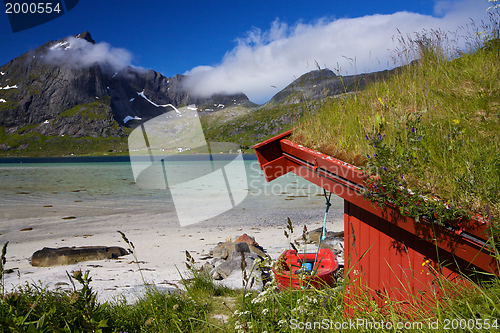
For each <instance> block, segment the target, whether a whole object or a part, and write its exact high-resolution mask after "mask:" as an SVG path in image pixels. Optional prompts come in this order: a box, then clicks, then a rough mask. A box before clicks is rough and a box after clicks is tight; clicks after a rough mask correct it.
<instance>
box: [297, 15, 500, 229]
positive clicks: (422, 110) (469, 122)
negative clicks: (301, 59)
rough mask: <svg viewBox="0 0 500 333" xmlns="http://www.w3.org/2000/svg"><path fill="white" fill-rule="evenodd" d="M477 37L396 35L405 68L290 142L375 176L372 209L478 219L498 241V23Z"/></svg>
mask: <svg viewBox="0 0 500 333" xmlns="http://www.w3.org/2000/svg"><path fill="white" fill-rule="evenodd" d="M479 30H480V31H482V32H485V33H482V34H479V35H478V34H470V35H469V36H468V37H467V38H466V41H467V43H466V44H465V45H466V46H464V47H465V50H464V47H462V49H458V48H457V47H456V46H455V45H457V44H459V43H458V40H455V39H451V38H449V36H447V35H446V34H444V33H442V32H440V31H429V32H425V33H423V34H417V35H416V36H415V37H400V47H399V49H397V50H396V52H395V63H396V64H397V63H403V64H404V63H407V65H406V66H403V67H401V69H400V70H398V71H396V73H394V75H392V76H391V77H389V78H387V79H385V80H382V81H379V82H376V83H374V84H372V85H370V86H369V87H367V89H365V90H364V91H362V92H360V93H357V94H351V95H346V96H345V98H343V99H341V100H338V101H337V102H335V103H331V104H329V105H326V106H325V107H323V108H322V110H321V111H320V112H317V113H316V114H314V115H312V116H309V117H305V118H304V119H303V121H302V125H301V126H299V127H298V128H297V130H296V131H295V132H294V134H293V137H292V140H294V141H296V142H298V143H300V144H303V145H305V146H307V147H310V148H313V149H315V150H318V151H320V152H323V153H325V154H328V155H331V156H333V157H336V158H338V159H341V160H343V161H346V162H348V163H352V164H355V165H357V166H360V167H363V168H364V170H365V171H366V172H367V173H369V174H372V175H377V176H378V178H376V179H375V180H373V181H371V183H370V184H369V185H370V186H371V190H372V193H368V194H367V195H368V196H369V197H371V198H372V199H373V200H375V201H379V202H381V203H383V202H385V200H386V199H389V200H391V201H393V202H395V203H396V205H397V206H398V207H401V210H402V212H404V213H406V214H408V215H410V216H412V217H414V218H416V219H418V218H419V217H421V216H426V217H429V218H433V219H438V220H452V219H456V218H459V217H461V216H470V213H476V214H480V215H482V216H484V217H485V218H487V219H489V220H490V222H492V224H493V225H494V226H495V227H496V229H497V233H498V230H499V228H498V220H499V217H500V151H499V148H500V135H499V133H500V40H499V39H498V20H493V21H492V23H491V26H489V27H482V28H480V29H479ZM413 59H418V60H413ZM402 188H406V189H410V191H406V190H402ZM432 199H439V200H432Z"/></svg>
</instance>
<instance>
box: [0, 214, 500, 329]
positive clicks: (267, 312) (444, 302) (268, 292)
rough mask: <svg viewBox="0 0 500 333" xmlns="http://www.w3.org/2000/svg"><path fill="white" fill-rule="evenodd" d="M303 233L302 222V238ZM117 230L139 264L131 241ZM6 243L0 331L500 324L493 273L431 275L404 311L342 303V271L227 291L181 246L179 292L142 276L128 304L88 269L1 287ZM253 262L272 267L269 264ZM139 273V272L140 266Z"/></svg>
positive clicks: (365, 301) (249, 279)
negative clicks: (103, 291) (322, 280)
mask: <svg viewBox="0 0 500 333" xmlns="http://www.w3.org/2000/svg"><path fill="white" fill-rule="evenodd" d="M286 229H287V230H288V234H287V233H286V232H285V235H287V236H289V237H290V239H292V237H291V235H292V233H293V227H292V226H291V223H289V225H288V226H287V228H286ZM305 232H306V229H305V228H304V233H303V237H306V234H305ZM121 234H122V237H123V239H124V240H125V241H126V242H127V244H128V245H129V250H130V251H131V252H132V254H133V255H134V258H135V261H136V262H138V260H137V256H136V253H135V248H134V245H133V243H132V242H130V241H129V240H128V239H127V238H126V236H125V235H124V234H123V233H121ZM304 239H306V238H304ZM7 245H8V243H6V244H4V246H3V249H2V252H1V256H0V332H1V333H4V332H5V333H6V332H28V333H31V332H114V333H124V332H127V333H132V332H255V333H262V332H305V331H307V332H324V331H329V332H336V331H339V332H340V331H342V332H373V331H382V332H402V331H408V332H422V331H423V332H449V331H467V332H497V331H498V329H499V325H500V322H499V321H500V278H498V277H492V278H491V279H490V280H489V281H488V282H481V284H475V283H473V282H470V285H467V286H466V285H465V284H456V283H452V282H450V281H448V280H446V278H443V277H440V276H436V280H435V281H436V283H437V285H439V287H440V289H441V290H442V293H440V294H439V295H437V294H436V295H431V297H430V299H429V301H428V302H425V301H424V303H423V304H419V305H418V306H411V307H409V308H408V307H406V311H404V312H402V311H400V310H398V309H400V305H401V302H396V301H391V300H389V299H387V300H386V301H385V303H384V306H382V307H380V306H377V305H376V304H375V302H374V300H373V299H371V297H367V296H366V295H367V294H365V293H358V295H357V296H352V295H351V296H350V297H351V301H347V302H346V299H345V296H346V295H347V293H346V290H354V289H355V287H354V284H352V283H351V282H349V281H347V280H345V279H344V277H343V272H342V273H339V276H338V280H337V286H336V287H333V288H332V287H327V288H324V289H314V288H308V289H305V290H284V291H280V290H279V289H278V288H277V285H276V281H275V280H274V278H273V280H272V281H271V282H269V283H267V284H266V285H265V287H264V289H263V290H262V291H249V289H250V288H251V286H252V285H253V279H254V277H255V275H254V274H253V273H252V274H251V275H249V276H247V275H246V274H243V276H242V281H243V285H244V286H245V288H244V289H242V290H232V289H229V288H227V287H224V286H221V285H220V284H217V283H216V281H213V280H212V278H211V277H210V276H209V275H208V273H207V272H206V271H202V270H200V269H199V268H200V265H199V264H198V263H195V262H194V259H193V258H192V257H191V256H190V254H189V253H188V252H187V251H186V267H187V271H186V272H184V273H182V274H181V273H180V272H179V274H180V277H181V279H182V284H179V286H177V285H176V287H177V290H176V291H174V292H164V291H160V290H158V289H156V287H155V285H154V284H151V283H147V282H146V281H145V280H144V278H143V281H144V286H145V287H146V288H145V289H146V293H145V294H144V295H143V296H142V297H140V298H139V300H138V301H136V302H135V303H127V301H126V300H125V297H123V298H122V299H120V298H118V299H115V300H113V301H111V302H105V303H99V302H98V301H97V294H96V292H94V291H93V290H92V286H91V282H92V277H91V275H90V271H86V272H82V271H74V272H72V273H71V274H69V273H68V279H69V280H70V282H71V284H72V286H73V290H72V291H51V290H48V289H47V288H46V287H44V286H43V285H42V283H38V284H35V283H33V284H26V285H24V286H18V287H17V289H15V290H14V291H11V292H9V293H6V292H5V290H4V280H3V275H4V273H5V272H4V267H5V263H6V260H5V258H6V252H7ZM292 246H293V245H292ZM293 247H294V246H293ZM496 259H497V260H498V259H500V257H499V256H497V258H496ZM257 264H258V265H259V266H260V267H261V268H263V267H267V268H270V267H271V266H272V264H273V262H269V261H267V260H264V261H257ZM138 266H139V264H138ZM138 268H140V267H138ZM138 272H139V273H138V274H141V275H142V273H141V270H140V269H139V270H138ZM353 304H355V306H354V305H353ZM422 305H423V307H422Z"/></svg>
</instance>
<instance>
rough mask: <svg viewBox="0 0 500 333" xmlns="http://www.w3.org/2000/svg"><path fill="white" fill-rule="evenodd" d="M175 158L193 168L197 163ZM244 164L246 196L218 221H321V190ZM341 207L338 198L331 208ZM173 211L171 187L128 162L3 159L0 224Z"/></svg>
mask: <svg viewBox="0 0 500 333" xmlns="http://www.w3.org/2000/svg"><path fill="white" fill-rule="evenodd" d="M176 163H177V164H178V165H179V166H180V168H182V169H185V170H189V169H190V168H196V166H197V163H199V162H198V161H183V162H182V163H179V162H176ZM244 163H245V169H246V172H247V181H248V195H247V197H246V199H245V200H244V201H243V202H242V203H241V204H239V205H238V206H236V207H235V208H233V209H231V210H230V211H228V212H227V213H225V214H223V215H222V216H220V217H219V219H218V220H220V221H223V220H226V221H227V220H230V221H231V222H232V223H236V224H238V223H252V224H255V223H257V224H258V223H273V224H274V223H285V222H286V218H287V217H288V216H290V217H291V218H292V217H293V219H294V220H295V221H297V222H302V221H304V222H305V221H310V220H318V219H319V220H321V221H322V217H323V214H324V207H325V206H324V198H323V195H322V189H320V188H319V187H317V186H315V185H313V184H311V183H309V182H307V181H305V180H303V179H302V178H299V177H297V176H294V175H292V174H288V175H286V176H284V177H280V178H278V179H277V180H275V181H273V182H271V183H267V182H265V179H264V176H263V174H262V172H261V170H260V168H259V165H258V163H257V161H256V160H255V159H250V160H245V161H244ZM193 206H194V207H195V206H196V202H193ZM342 207H343V202H342V200H341V199H339V198H335V199H334V202H333V207H332V210H335V209H342ZM174 211H175V209H174V205H173V202H172V198H171V196H170V193H169V191H168V190H164V189H163V190H162V189H149V188H144V187H140V186H138V185H137V184H136V183H135V179H134V176H133V173H132V168H131V164H130V162H90V163H22V164H19V163H0V226H1V222H2V220H9V219H19V218H21V219H22V218H34V217H43V216H54V217H56V216H57V217H60V216H61V215H68V216H72V215H78V216H95V215H107V214H115V213H122V212H126V213H130V214H133V213H148V212H149V213H164V212H174ZM339 214H340V213H338V212H333V213H331V214H330V215H332V218H339ZM221 223H222V222H221Z"/></svg>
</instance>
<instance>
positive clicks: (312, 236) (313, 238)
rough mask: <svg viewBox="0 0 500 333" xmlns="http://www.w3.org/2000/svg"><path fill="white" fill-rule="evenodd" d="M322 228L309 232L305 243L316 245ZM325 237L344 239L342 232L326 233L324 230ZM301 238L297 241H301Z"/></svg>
mask: <svg viewBox="0 0 500 333" xmlns="http://www.w3.org/2000/svg"><path fill="white" fill-rule="evenodd" d="M322 230H323V228H318V229H314V230H311V231H309V236H308V237H307V241H308V243H318V240H319V238H320V237H321V232H322ZM325 236H326V237H327V238H333V237H335V238H343V237H344V231H337V232H335V231H327V230H326V229H325ZM301 240H302V238H300V239H299V241H301Z"/></svg>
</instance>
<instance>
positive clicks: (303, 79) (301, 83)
mask: <svg viewBox="0 0 500 333" xmlns="http://www.w3.org/2000/svg"><path fill="white" fill-rule="evenodd" d="M392 71H393V70H385V71H380V72H374V73H368V74H358V75H350V76H338V75H336V74H335V73H334V72H333V71H331V70H330V69H328V68H325V69H318V70H314V71H311V72H308V73H306V74H304V75H302V76H300V77H299V78H298V79H296V80H294V81H293V82H292V83H290V84H289V85H288V86H286V87H285V88H284V89H283V90H281V91H280V92H278V93H277V94H276V95H274V96H273V97H272V98H271V99H270V100H269V102H267V103H266V104H267V105H270V106H275V105H284V104H296V103H301V102H305V101H312V100H320V99H323V98H325V97H328V96H335V95H339V94H342V93H346V92H353V91H358V90H361V89H362V88H363V87H364V86H365V85H366V84H367V83H368V82H371V81H375V80H379V79H382V78H384V77H387V76H388V75H390V74H391V73H392Z"/></svg>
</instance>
